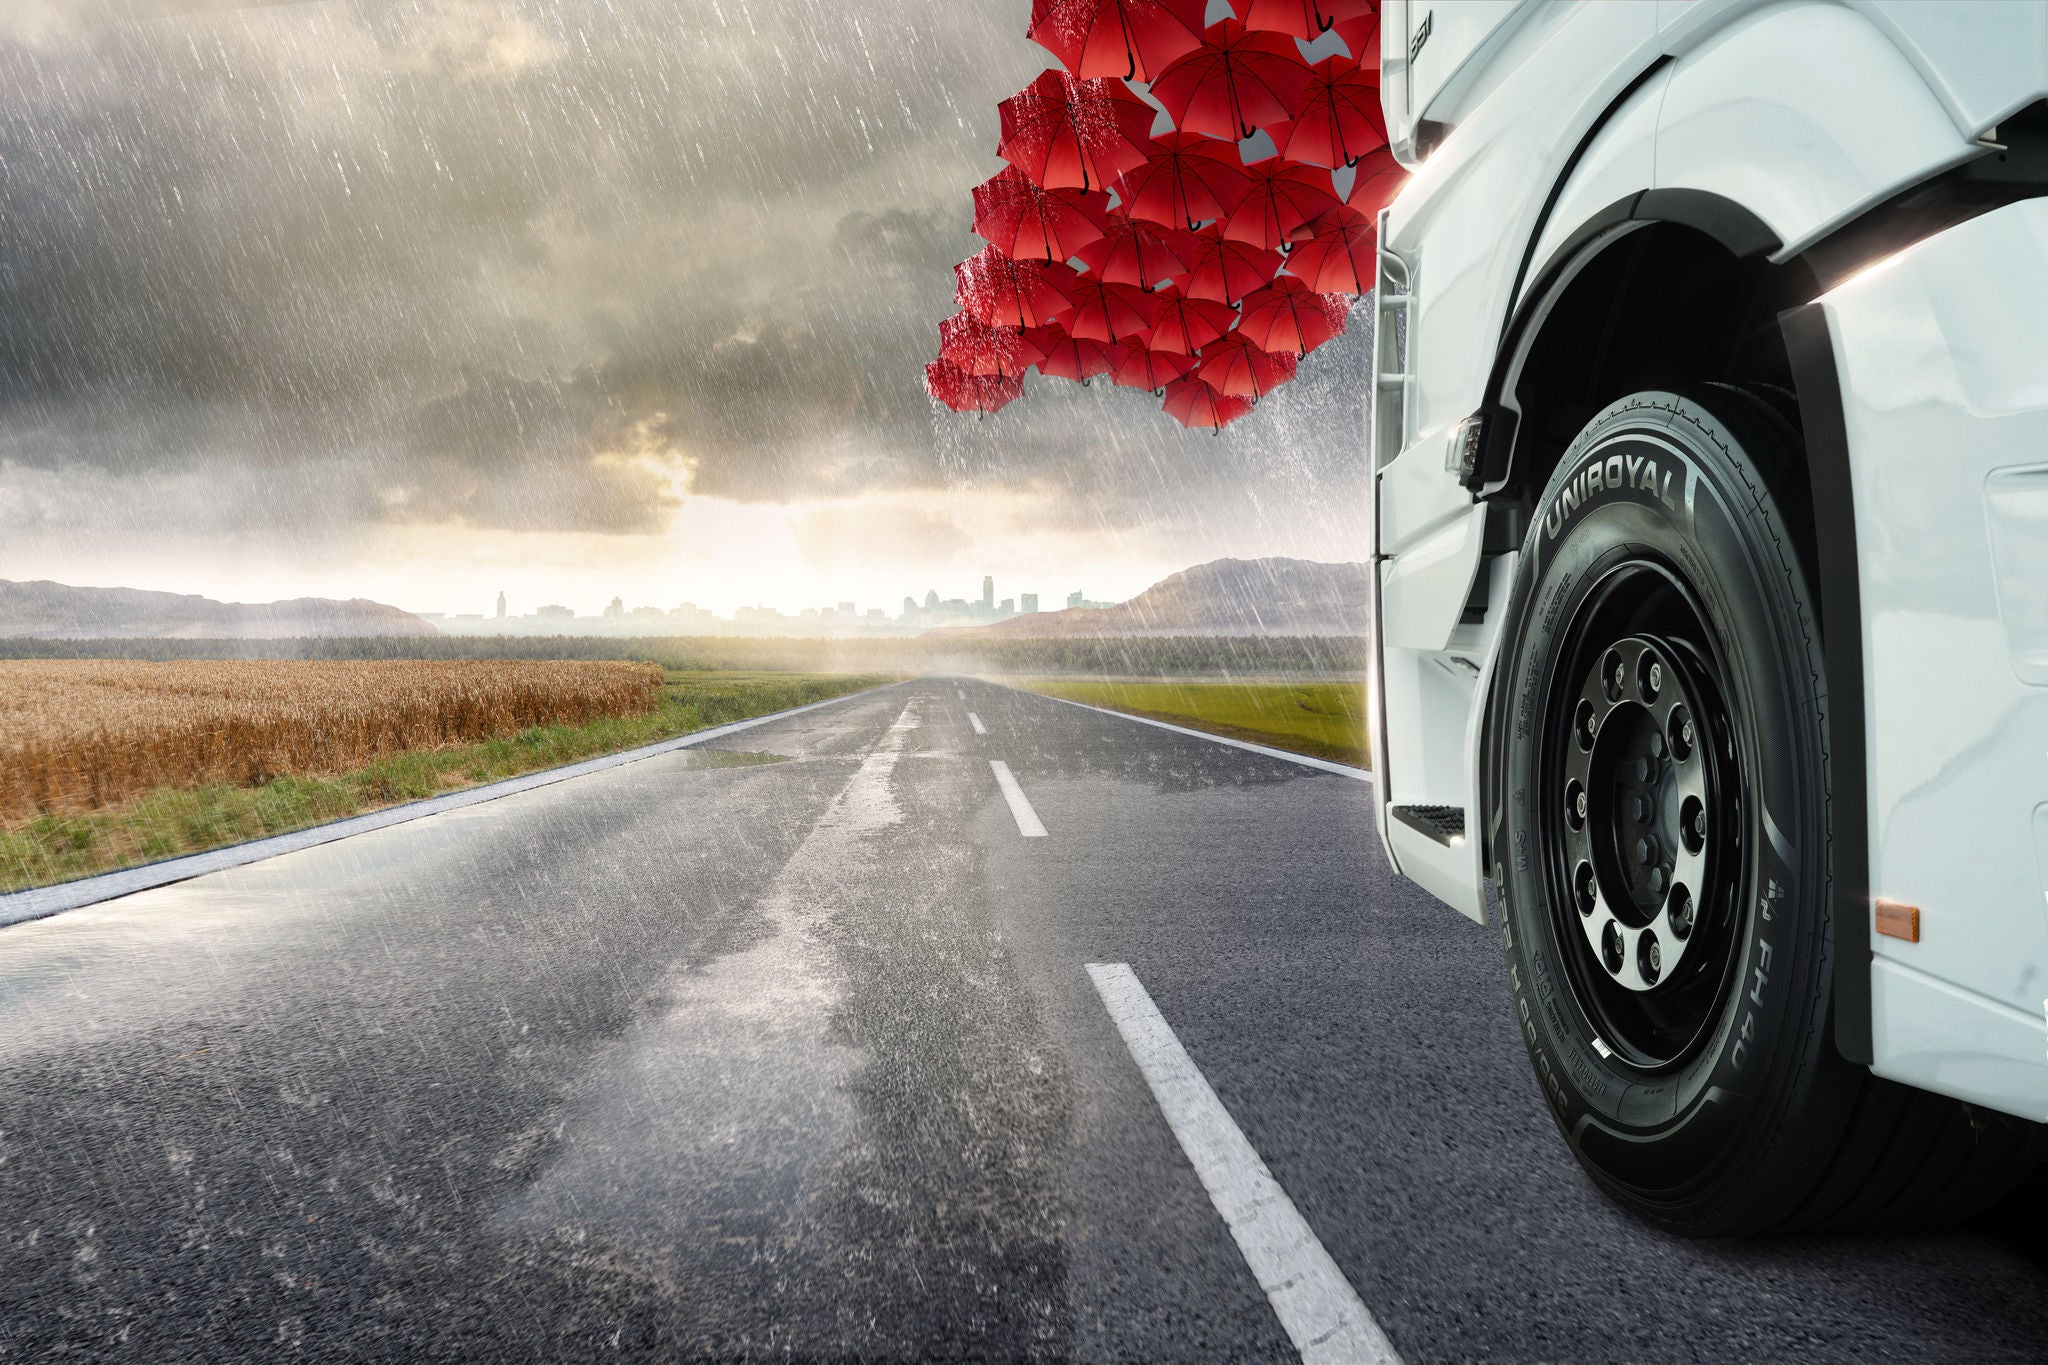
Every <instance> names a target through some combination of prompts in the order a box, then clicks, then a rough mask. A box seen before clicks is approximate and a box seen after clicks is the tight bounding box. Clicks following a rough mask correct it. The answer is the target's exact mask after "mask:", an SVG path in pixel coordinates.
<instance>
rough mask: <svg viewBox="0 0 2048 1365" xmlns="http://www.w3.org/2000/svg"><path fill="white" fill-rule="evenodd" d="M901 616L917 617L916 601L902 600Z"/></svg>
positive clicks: (910, 599)
mask: <svg viewBox="0 0 2048 1365" xmlns="http://www.w3.org/2000/svg"><path fill="white" fill-rule="evenodd" d="M903 614H904V615H905V616H915V615H917V599H916V598H915V597H906V598H904V599H903Z"/></svg>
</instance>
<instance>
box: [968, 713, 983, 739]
mask: <svg viewBox="0 0 2048 1365" xmlns="http://www.w3.org/2000/svg"><path fill="white" fill-rule="evenodd" d="M967 723H968V724H969V725H972V726H973V727H974V733H975V734H977V735H985V734H987V733H988V727H987V726H986V725H983V724H982V723H981V717H980V716H977V715H975V714H974V713H973V712H972V711H969V712H968V713H967Z"/></svg>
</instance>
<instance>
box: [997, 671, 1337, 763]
mask: <svg viewBox="0 0 2048 1365" xmlns="http://www.w3.org/2000/svg"><path fill="white" fill-rule="evenodd" d="M996 685H997V686H998V687H1000V686H1002V684H1001V683H998V684H996ZM1010 691H1012V692H1024V689H1023V688H1021V687H1012V688H1011V689H1010ZM1024 695H1025V696H1027V697H1045V699H1046V700H1047V701H1056V702H1058V703H1059V704H1060V705H1062V706H1078V707H1080V708H1081V709H1082V710H1083V711H1096V712H1100V713H1101V714H1102V715H1105V716H1115V717H1117V719H1119V720H1134V721H1136V722H1138V724H1140V725H1150V726H1153V727H1155V728H1157V729H1160V730H1171V731H1173V732H1174V733H1175V734H1177V735H1193V736H1194V737H1195V738H1196V739H1206V740H1208V741H1209V742H1210V743H1211V744H1228V745H1229V746H1230V747H1231V748H1233V749H1243V750H1245V751H1247V752H1249V753H1254V754H1264V755H1265V756H1266V757H1267V758H1284V759H1286V760H1287V761H1288V762H1289V763H1299V764H1300V765H1301V766H1302V767H1304V768H1320V769H1322V770H1323V771H1324V772H1326V773H1336V774H1338V775H1339V776H1341V777H1355V778H1357V779H1358V780H1359V781H1360V782H1370V781H1372V769H1370V768H1354V767H1352V766H1351V765H1350V764H1349V763H1332V762H1331V761H1330V760H1329V759H1327V758H1310V757H1309V756H1308V755H1307V754H1290V753H1288V752H1287V751H1286V750H1285V749H1270V748H1268V747H1266V746H1265V745H1263V744H1253V743H1250V742H1248V741H1246V740H1242V739H1229V738H1226V737H1225V736H1223V735H1212V734H1210V733H1209V732H1208V731H1207V730H1190V729H1188V727H1187V726H1185V725H1168V724H1167V723H1166V722H1165V721H1163V720H1153V719H1152V718H1151V717H1150V716H1134V715H1132V714H1131V713H1130V712H1128V711H1112V710H1110V709H1109V708H1108V707H1106V706H1090V705H1089V704H1088V703H1087V702H1085V701H1068V700H1067V699H1066V698H1065V697H1048V696H1046V694H1045V693H1043V692H1024Z"/></svg>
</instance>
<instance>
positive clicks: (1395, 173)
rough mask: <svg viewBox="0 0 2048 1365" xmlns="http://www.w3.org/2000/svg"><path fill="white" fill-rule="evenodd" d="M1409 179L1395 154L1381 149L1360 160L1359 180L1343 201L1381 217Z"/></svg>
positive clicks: (1354, 182) (1352, 184)
mask: <svg viewBox="0 0 2048 1365" xmlns="http://www.w3.org/2000/svg"><path fill="white" fill-rule="evenodd" d="M1407 180H1408V172H1407V171H1406V170H1404V169H1403V168H1402V166H1401V163H1400V162H1398V161H1396V160H1394V154H1393V153H1392V152H1391V151H1389V150H1388V149H1387V148H1385V147H1381V148H1378V149H1377V150H1375V151H1371V152H1368V153H1366V154H1365V155H1364V156H1363V157H1361V158H1359V161H1358V178H1357V179H1356V180H1354V181H1352V182H1351V193H1350V194H1347V195H1345V196H1344V202H1345V203H1347V204H1349V205H1350V206H1351V207H1352V208H1355V209H1357V210H1359V211H1360V212H1362V213H1366V214H1369V215H1371V216H1372V217H1374V218H1378V217H1379V212H1380V210H1381V209H1383V208H1385V207H1386V206H1387V203H1388V201H1390V200H1391V199H1393V197H1394V196H1395V195H1396V194H1398V193H1400V191H1401V186H1402V185H1404V184H1406V183H1407Z"/></svg>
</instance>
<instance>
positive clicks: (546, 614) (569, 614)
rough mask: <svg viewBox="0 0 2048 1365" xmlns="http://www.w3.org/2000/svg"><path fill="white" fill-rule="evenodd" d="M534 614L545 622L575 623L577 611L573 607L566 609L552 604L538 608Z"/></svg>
mask: <svg viewBox="0 0 2048 1365" xmlns="http://www.w3.org/2000/svg"><path fill="white" fill-rule="evenodd" d="M533 614H534V615H535V616H536V617H538V618H539V619H541V620H543V621H573V620H575V619H576V611H575V609H574V608H573V607H564V606H560V605H557V604H555V603H552V602H550V603H549V604H548V605H547V606H545V607H541V608H538V609H537V610H535V612H534V613H533Z"/></svg>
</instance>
